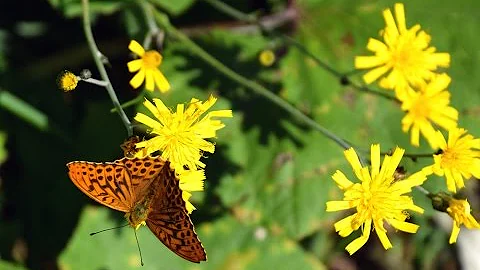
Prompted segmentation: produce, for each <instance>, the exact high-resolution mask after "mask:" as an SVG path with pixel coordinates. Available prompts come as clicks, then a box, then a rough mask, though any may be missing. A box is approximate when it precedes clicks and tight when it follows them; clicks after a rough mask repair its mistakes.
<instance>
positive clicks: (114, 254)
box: [60, 207, 324, 270]
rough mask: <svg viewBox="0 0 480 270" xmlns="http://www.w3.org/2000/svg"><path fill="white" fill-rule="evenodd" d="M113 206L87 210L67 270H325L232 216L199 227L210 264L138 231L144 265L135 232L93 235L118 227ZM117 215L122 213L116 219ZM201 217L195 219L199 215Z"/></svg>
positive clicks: (67, 254) (66, 255) (64, 260)
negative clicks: (181, 254)
mask: <svg viewBox="0 0 480 270" xmlns="http://www.w3.org/2000/svg"><path fill="white" fill-rule="evenodd" d="M109 213H112V211H110V210H108V209H107V208H99V207H86V208H85V209H84V211H83V213H82V215H81V218H80V222H79V225H78V227H77V229H76V230H75V232H74V234H73V237H72V239H71V241H70V243H69V245H68V246H67V248H66V250H65V251H64V252H63V254H62V255H61V256H60V265H61V267H62V268H65V269H71V270H75V269H100V268H102V269H140V268H141V269H159V268H168V269H192V268H195V269H229V268H230V267H233V266H235V267H238V268H237V269H268V268H271V267H280V268H283V269H289V267H287V266H291V267H297V269H324V267H323V265H322V264H321V263H320V262H319V261H317V260H315V259H314V258H313V256H311V255H309V254H308V253H306V252H304V251H303V250H302V249H301V248H300V247H299V246H298V245H297V244H296V243H295V242H294V241H292V240H289V239H288V238H285V236H283V235H276V234H275V233H274V232H264V231H263V228H261V227H255V226H249V225H245V224H241V223H239V222H238V221H236V220H235V219H234V218H232V217H224V218H220V219H218V220H217V221H215V222H213V223H205V224H202V225H201V226H197V232H198V235H199V237H200V239H201V240H202V242H203V245H204V247H205V250H206V251H207V255H208V261H207V262H201V263H200V264H199V265H195V264H192V263H190V262H187V261H185V260H183V259H182V258H180V257H178V256H177V255H175V254H174V253H173V252H171V251H170V250H169V249H167V248H166V247H164V246H163V245H162V244H161V242H160V241H159V240H158V239H157V238H156V237H155V236H154V235H153V234H152V233H150V232H149V231H148V229H147V228H141V229H140V230H138V231H137V234H138V238H139V242H140V246H141V249H142V256H143V261H144V263H145V265H144V266H143V267H141V266H140V259H139V255H138V252H137V247H136V243H135V237H134V234H133V231H132V229H131V228H124V229H119V230H116V231H110V232H104V233H101V234H99V235H96V236H93V237H91V236H89V235H88V234H89V233H90V232H92V231H95V230H99V229H102V228H108V227H113V226H116V225H118V223H115V222H113V221H112V220H111V219H110V218H109ZM116 216H117V215H116ZM194 219H195V217H194Z"/></svg>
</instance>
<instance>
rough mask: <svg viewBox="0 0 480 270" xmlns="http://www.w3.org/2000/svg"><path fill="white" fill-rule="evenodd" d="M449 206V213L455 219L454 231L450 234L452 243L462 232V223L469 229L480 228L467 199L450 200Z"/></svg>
mask: <svg viewBox="0 0 480 270" xmlns="http://www.w3.org/2000/svg"><path fill="white" fill-rule="evenodd" d="M448 203H449V207H448V208H447V213H448V214H449V215H450V217H452V219H453V228H452V233H451V234H450V240H449V241H448V242H449V243H450V244H453V243H455V242H457V237H458V234H459V233H460V225H462V224H464V225H465V227H467V229H480V224H478V222H477V221H476V220H475V218H474V217H473V216H472V214H471V210H470V204H469V203H468V201H467V200H456V199H453V198H452V199H451V200H449V202H448Z"/></svg>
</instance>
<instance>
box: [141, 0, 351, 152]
mask: <svg viewBox="0 0 480 270" xmlns="http://www.w3.org/2000/svg"><path fill="white" fill-rule="evenodd" d="M142 3H143V4H144V5H148V4H147V3H145V2H142ZM155 16H156V19H157V22H158V24H159V25H160V26H161V27H162V28H163V29H164V30H165V31H166V32H167V33H168V34H170V35H171V36H172V37H173V38H175V39H177V40H178V41H179V42H182V44H184V45H186V46H187V47H189V49H190V51H191V52H193V53H195V54H196V55H197V56H198V57H200V58H201V59H202V60H203V61H205V62H206V63H208V64H209V65H211V66H212V67H213V68H215V69H216V70H218V71H219V72H221V73H223V74H224V75H225V76H227V77H228V78H230V79H231V80H233V81H235V82H237V83H238V84H240V85H243V86H245V87H246V88H248V89H250V90H252V91H253V92H255V93H256V94H258V95H261V96H263V97H265V98H267V99H268V100H270V101H271V102H273V103H275V104H276V105H278V106H279V107H281V108H282V109H284V110H285V111H287V112H288V113H290V114H291V115H292V116H294V117H295V118H297V119H298V120H300V121H302V122H303V123H305V124H307V125H308V126H310V127H311V128H313V129H315V130H317V131H319V132H320V133H322V134H323V135H324V136H326V137H327V138H329V139H331V140H332V141H334V142H335V143H337V144H338V145H339V146H341V147H342V148H343V149H348V148H350V147H351V145H350V144H349V143H348V142H347V141H345V140H344V139H342V138H340V137H338V136H337V135H335V134H334V133H332V132H331V131H330V130H328V129H326V128H324V127H323V126H321V125H320V124H318V123H317V122H315V121H314V120H312V119H311V118H309V117H308V116H306V115H305V114H303V113H302V112H301V111H300V110H298V109H297V108H295V107H294V106H292V105H291V104H290V103H288V102H287V101H285V100H283V99H282V98H280V97H279V96H277V95H275V94H274V93H272V92H271V91H270V90H268V89H267V88H265V87H263V86H262V85H260V84H258V83H256V82H253V81H251V80H249V79H247V78H245V77H243V76H242V75H240V74H238V73H236V72H235V71H233V70H232V69H230V68H229V67H227V66H225V65H224V64H223V63H221V62H220V61H218V60H217V59H216V58H214V57H213V56H211V55H210V54H208V53H207V52H206V51H205V50H203V49H202V48H201V47H200V46H198V45H197V44H196V43H194V42H193V41H192V40H190V39H189V38H188V37H187V36H186V35H185V34H183V33H181V32H180V31H178V30H177V29H176V28H175V27H173V26H172V25H171V24H170V22H169V20H168V17H167V16H166V15H164V14H161V13H156V14H155Z"/></svg>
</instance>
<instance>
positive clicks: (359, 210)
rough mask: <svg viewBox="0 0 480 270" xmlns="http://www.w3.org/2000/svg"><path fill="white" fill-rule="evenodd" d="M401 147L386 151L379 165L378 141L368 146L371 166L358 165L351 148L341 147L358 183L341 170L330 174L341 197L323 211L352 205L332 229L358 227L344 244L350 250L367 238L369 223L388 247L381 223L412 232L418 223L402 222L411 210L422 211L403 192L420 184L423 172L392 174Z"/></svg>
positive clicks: (342, 233)
mask: <svg viewBox="0 0 480 270" xmlns="http://www.w3.org/2000/svg"><path fill="white" fill-rule="evenodd" d="M404 152H405V150H404V149H401V148H396V149H395V151H394V152H393V155H392V156H389V155H386V156H385V158H384V160H383V164H382V165H381V166H380V145H378V144H374V145H372V146H371V170H370V171H369V169H368V167H362V166H361V164H360V161H359V159H358V156H357V154H356V153H355V150H354V149H353V148H350V149H348V150H346V151H344V154H345V157H346V159H347V160H348V162H349V163H350V165H351V166H352V169H353V172H354V173H355V175H356V177H357V178H358V179H359V180H360V183H353V182H351V181H350V180H349V179H348V178H347V177H346V176H345V175H344V174H343V173H342V172H341V171H339V170H337V171H336V172H335V174H334V175H333V176H332V178H333V180H334V181H335V182H336V183H337V185H338V187H339V188H340V189H341V190H342V191H344V198H343V201H329V202H327V211H328V212H332V211H339V210H345V209H351V208H355V209H356V213H355V214H353V215H351V216H348V217H346V218H344V219H342V220H340V221H338V222H336V223H335V225H334V226H335V230H336V231H337V232H338V234H339V235H340V236H342V237H346V236H348V235H350V234H351V233H352V232H353V231H355V230H358V229H359V228H361V229H362V235H361V236H360V237H358V238H357V239H355V240H353V241H352V242H351V243H350V244H348V245H347V247H346V248H345V249H346V250H347V251H348V253H350V255H351V254H353V253H355V252H356V251H357V250H358V249H360V248H361V247H362V246H363V245H364V244H365V243H366V242H367V240H368V238H369V236H370V232H371V231H372V226H373V228H374V229H375V232H376V233H377V236H378V238H379V239H380V242H381V243H382V245H383V247H384V248H385V249H389V248H391V247H392V244H391V243H390V240H389V239H388V237H387V234H386V232H387V230H386V229H385V227H384V225H385V224H389V225H391V226H392V227H394V228H395V229H397V230H400V231H404V232H408V233H415V232H417V229H418V225H416V224H412V223H408V222H405V220H406V219H407V218H408V213H406V211H405V210H412V211H416V212H419V213H423V209H422V208H420V207H418V206H416V205H415V204H414V203H413V199H412V197H411V196H410V195H407V193H409V192H411V190H412V187H414V186H418V185H421V184H422V183H423V182H424V181H425V180H426V176H425V174H424V173H423V172H421V171H420V172H417V173H415V174H412V175H410V176H409V177H407V178H405V179H404V180H400V181H397V180H395V178H394V175H395V170H396V169H397V167H398V164H399V163H400V160H401V159H402V156H403V153H404Z"/></svg>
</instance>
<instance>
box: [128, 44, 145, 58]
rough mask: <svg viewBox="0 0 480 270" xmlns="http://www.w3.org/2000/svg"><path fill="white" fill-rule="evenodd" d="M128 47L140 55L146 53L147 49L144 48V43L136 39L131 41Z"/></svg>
mask: <svg viewBox="0 0 480 270" xmlns="http://www.w3.org/2000/svg"><path fill="white" fill-rule="evenodd" d="M128 49H129V50H130V51H132V52H133V53H135V54H136V55H138V56H140V57H142V56H143V55H144V54H145V49H143V47H142V45H140V43H138V42H137V41H135V40H132V41H130V44H128Z"/></svg>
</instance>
